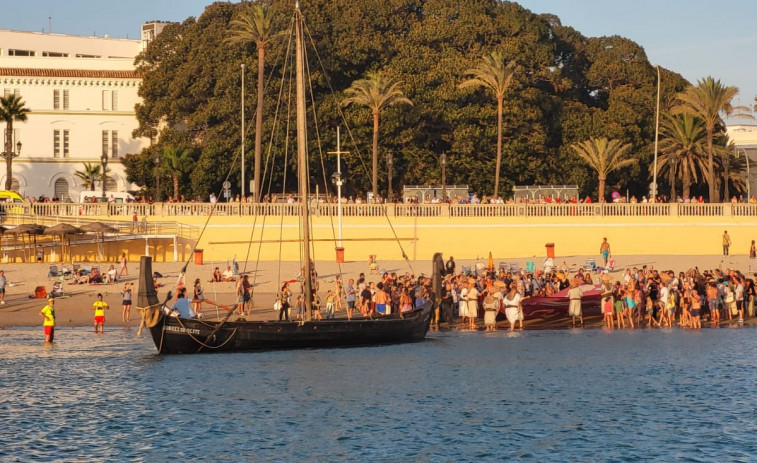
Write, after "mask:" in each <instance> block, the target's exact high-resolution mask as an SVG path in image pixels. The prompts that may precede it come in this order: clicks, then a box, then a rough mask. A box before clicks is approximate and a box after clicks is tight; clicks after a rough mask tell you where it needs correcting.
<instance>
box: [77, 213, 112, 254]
mask: <svg viewBox="0 0 757 463" xmlns="http://www.w3.org/2000/svg"><path fill="white" fill-rule="evenodd" d="M80 229H81V230H82V231H84V232H87V233H94V234H95V235H97V236H99V237H100V246H101V248H100V249H98V251H99V253H100V261H102V260H103V254H104V253H105V249H104V248H105V237H104V234H105V233H118V230H117V229H116V228H114V227H111V226H110V225H108V224H105V223H102V222H91V223H88V224H85V225H82V226H81V227H80Z"/></svg>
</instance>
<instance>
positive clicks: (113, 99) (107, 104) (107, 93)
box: [103, 90, 118, 111]
mask: <svg viewBox="0 0 757 463" xmlns="http://www.w3.org/2000/svg"><path fill="white" fill-rule="evenodd" d="M103 111H118V90H103Z"/></svg>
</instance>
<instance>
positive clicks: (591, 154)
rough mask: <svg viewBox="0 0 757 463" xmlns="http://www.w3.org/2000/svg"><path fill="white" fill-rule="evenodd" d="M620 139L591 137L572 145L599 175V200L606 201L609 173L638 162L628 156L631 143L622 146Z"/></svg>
mask: <svg viewBox="0 0 757 463" xmlns="http://www.w3.org/2000/svg"><path fill="white" fill-rule="evenodd" d="M621 143H622V142H621V141H620V140H609V141H608V140H607V138H604V137H602V138H590V139H589V140H585V141H582V142H581V143H575V144H573V145H570V147H571V148H573V151H575V153H576V154H577V155H578V156H579V157H580V158H581V159H583V160H584V161H586V163H587V164H589V166H590V167H591V168H592V169H594V170H596V171H597V174H598V175H599V202H601V203H603V202H605V181H606V180H607V174H609V173H610V172H613V171H615V170H618V169H620V168H621V167H625V166H627V165H630V164H633V163H634V162H636V159H633V158H626V155H627V154H628V152H629V151H630V150H631V144H630V143H628V144H625V145H623V146H621Z"/></svg>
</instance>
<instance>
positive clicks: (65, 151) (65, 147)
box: [63, 129, 69, 158]
mask: <svg viewBox="0 0 757 463" xmlns="http://www.w3.org/2000/svg"><path fill="white" fill-rule="evenodd" d="M68 146H69V143H68V129H65V130H64V131H63V157H64V158H67V157H68Z"/></svg>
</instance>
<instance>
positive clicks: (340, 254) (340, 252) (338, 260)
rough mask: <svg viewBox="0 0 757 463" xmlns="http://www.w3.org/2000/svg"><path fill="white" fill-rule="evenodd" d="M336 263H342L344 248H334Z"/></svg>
mask: <svg viewBox="0 0 757 463" xmlns="http://www.w3.org/2000/svg"><path fill="white" fill-rule="evenodd" d="M336 263H337V264H343V263H344V248H336Z"/></svg>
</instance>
